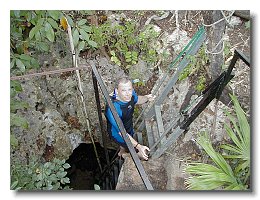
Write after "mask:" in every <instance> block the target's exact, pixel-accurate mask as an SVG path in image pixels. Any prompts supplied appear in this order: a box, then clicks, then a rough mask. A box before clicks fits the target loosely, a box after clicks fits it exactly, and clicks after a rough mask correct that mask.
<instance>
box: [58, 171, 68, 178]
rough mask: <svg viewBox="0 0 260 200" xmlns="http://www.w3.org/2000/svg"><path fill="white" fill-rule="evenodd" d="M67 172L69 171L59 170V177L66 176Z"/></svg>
mask: <svg viewBox="0 0 260 200" xmlns="http://www.w3.org/2000/svg"><path fill="white" fill-rule="evenodd" d="M66 174H67V172H57V174H56V175H57V177H58V178H63V177H65V176H66Z"/></svg>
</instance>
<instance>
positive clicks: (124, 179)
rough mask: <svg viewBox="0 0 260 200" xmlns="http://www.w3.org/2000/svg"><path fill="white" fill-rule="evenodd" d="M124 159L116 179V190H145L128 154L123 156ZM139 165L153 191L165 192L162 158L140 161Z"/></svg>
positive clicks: (165, 179)
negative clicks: (140, 164)
mask: <svg viewBox="0 0 260 200" xmlns="http://www.w3.org/2000/svg"><path fill="white" fill-rule="evenodd" d="M124 159H125V161H124V164H123V166H122V168H121V172H120V174H119V177H118V183H117V186H116V190H129V191H138V190H146V187H145V185H144V183H143V181H142V179H141V176H140V174H139V172H138V170H137V168H136V166H135V164H134V162H133V159H132V158H131V156H130V154H129V153H128V154H124ZM141 163H142V165H143V167H144V170H145V172H146V174H147V175H148V179H149V180H150V182H151V184H152V186H153V188H154V190H158V191H164V190H166V184H167V174H166V170H165V168H164V166H163V163H164V158H163V157H161V158H159V159H156V160H154V159H150V160H148V161H141Z"/></svg>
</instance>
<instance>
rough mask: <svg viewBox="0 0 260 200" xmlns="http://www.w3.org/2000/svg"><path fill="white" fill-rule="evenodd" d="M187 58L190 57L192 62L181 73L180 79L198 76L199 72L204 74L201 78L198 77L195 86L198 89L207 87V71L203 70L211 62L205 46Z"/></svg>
mask: <svg viewBox="0 0 260 200" xmlns="http://www.w3.org/2000/svg"><path fill="white" fill-rule="evenodd" d="M187 59H189V61H190V62H189V64H188V65H187V66H186V67H185V68H184V70H183V71H182V73H181V74H180V75H179V81H181V80H184V79H186V78H187V77H189V76H192V75H195V76H197V77H198V76H199V74H202V75H200V76H199V78H196V80H197V85H196V87H195V88H196V90H197V91H202V90H203V89H205V87H206V85H205V84H206V77H205V75H203V74H205V73H203V71H202V70H203V69H204V68H206V65H208V62H209V57H208V55H207V54H206V51H205V46H202V47H201V48H200V50H199V52H198V53H197V54H196V55H194V56H190V55H187Z"/></svg>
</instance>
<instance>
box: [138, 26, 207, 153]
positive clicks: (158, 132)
mask: <svg viewBox="0 0 260 200" xmlns="http://www.w3.org/2000/svg"><path fill="white" fill-rule="evenodd" d="M205 38H206V31H205V29H204V28H203V27H201V28H199V30H198V31H197V32H196V33H195V34H194V36H193V38H192V39H191V40H190V42H189V43H188V44H187V45H186V47H185V48H184V49H183V51H182V52H181V53H180V54H179V55H178V56H177V58H176V59H175V60H174V61H173V63H171V64H170V66H169V70H168V72H167V73H165V74H164V76H163V77H162V78H161V79H160V80H159V82H158V83H157V86H156V87H155V89H154V90H153V91H152V94H154V95H156V96H157V97H156V99H155V100H154V102H153V104H152V105H150V106H147V107H145V108H144V109H143V111H142V112H141V114H140V115H139V117H138V118H137V120H136V121H135V123H134V126H137V124H138V122H139V119H140V118H141V116H142V121H141V123H139V126H138V127H137V129H136V130H137V139H138V141H139V142H140V143H142V142H143V141H142V140H143V138H142V135H141V132H142V130H143V129H144V128H145V129H146V133H147V142H148V144H147V145H148V146H149V148H150V150H151V151H150V155H151V156H152V158H158V157H160V156H161V155H162V154H163V153H164V151H165V150H166V149H167V148H168V147H169V146H170V145H171V144H172V143H173V142H175V141H176V140H177V138H178V137H179V136H180V135H181V134H182V133H183V132H184V131H185V130H183V129H181V128H180V127H177V124H178V121H179V119H180V115H177V116H176V117H175V118H174V119H172V120H171V121H170V123H169V125H168V126H167V127H166V126H165V125H164V124H163V119H162V111H161V105H162V104H163V102H164V100H165V98H166V97H167V95H168V94H169V93H170V91H171V90H172V88H173V86H174V85H175V83H176V82H177V80H178V78H179V75H180V74H181V72H182V71H183V70H184V69H185V67H186V66H187V65H188V64H189V62H190V59H189V56H193V55H195V54H196V53H197V52H198V50H199V48H200V47H201V45H202V44H203V42H204V40H205ZM176 65H177V67H175V66H176ZM173 67H175V71H174V73H173V74H172V75H170V73H169V72H170V71H172V68H173ZM173 128H175V130H174V131H173V132H172V133H170V130H171V129H173ZM166 136H167V137H166Z"/></svg>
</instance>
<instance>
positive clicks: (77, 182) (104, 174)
mask: <svg viewBox="0 0 260 200" xmlns="http://www.w3.org/2000/svg"><path fill="white" fill-rule="evenodd" d="M95 146H96V150H97V153H98V156H99V160H100V164H101V169H102V171H101V169H100V166H99V164H98V161H97V158H96V154H95V151H94V145H93V144H92V143H89V144H86V143H81V144H80V145H79V146H78V147H77V148H75V149H74V150H73V153H72V154H71V155H70V157H69V159H68V160H67V161H66V162H67V163H69V164H70V166H71V167H70V168H69V169H68V170H67V177H69V179H70V184H69V186H70V188H72V189H73V190H94V185H95V184H96V185H98V186H99V187H100V189H101V190H115V188H116V184H117V179H118V176H119V172H120V169H121V166H122V164H123V160H121V159H119V158H118V156H117V151H116V150H115V149H108V150H107V151H108V155H109V162H110V164H109V165H108V163H107V161H106V157H105V149H104V148H103V147H102V146H101V145H100V143H97V142H96V143H95Z"/></svg>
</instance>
